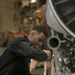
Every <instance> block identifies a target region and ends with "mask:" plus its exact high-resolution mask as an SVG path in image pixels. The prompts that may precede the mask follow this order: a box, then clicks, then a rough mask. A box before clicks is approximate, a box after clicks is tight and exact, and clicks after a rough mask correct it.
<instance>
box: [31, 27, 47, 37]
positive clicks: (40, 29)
mask: <svg viewBox="0 0 75 75" xmlns="http://www.w3.org/2000/svg"><path fill="white" fill-rule="evenodd" d="M32 30H35V31H37V32H39V33H43V34H44V35H45V36H46V37H48V33H47V30H46V29H45V27H44V26H35V27H34V28H33V29H32Z"/></svg>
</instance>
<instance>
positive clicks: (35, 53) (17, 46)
mask: <svg viewBox="0 0 75 75" xmlns="http://www.w3.org/2000/svg"><path fill="white" fill-rule="evenodd" d="M9 47H10V50H11V51H13V52H15V53H17V54H19V55H22V56H29V57H30V58H32V59H35V60H38V61H45V60H47V58H48V56H49V54H50V52H49V51H42V50H41V49H40V48H39V47H35V46H34V45H32V44H31V43H28V42H20V41H14V42H13V43H10V45H9Z"/></svg>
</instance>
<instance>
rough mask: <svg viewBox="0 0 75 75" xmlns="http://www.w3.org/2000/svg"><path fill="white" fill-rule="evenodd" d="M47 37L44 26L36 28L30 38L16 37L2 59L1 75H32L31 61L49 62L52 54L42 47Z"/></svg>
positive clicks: (0, 61)
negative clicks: (30, 69)
mask: <svg viewBox="0 0 75 75" xmlns="http://www.w3.org/2000/svg"><path fill="white" fill-rule="evenodd" d="M46 37H47V31H46V30H45V28H44V27H43V26H36V27H34V28H33V29H32V30H31V32H30V34H29V36H24V37H16V38H14V39H13V40H12V41H11V42H10V44H9V45H8V46H7V48H6V50H5V52H4V53H3V54H2V56H1V57H0V75H30V71H29V62H30V59H35V60H37V61H45V60H47V59H48V58H49V57H50V55H51V53H50V51H49V50H41V48H40V47H37V46H40V45H42V42H43V41H44V40H45V39H46Z"/></svg>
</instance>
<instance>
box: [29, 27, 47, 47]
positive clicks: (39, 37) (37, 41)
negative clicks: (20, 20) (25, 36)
mask: <svg viewBox="0 0 75 75" xmlns="http://www.w3.org/2000/svg"><path fill="white" fill-rule="evenodd" d="M47 36H48V33H47V31H46V29H45V27H43V26H35V27H34V28H33V29H32V30H31V32H30V34H29V40H30V42H31V43H32V44H34V45H36V46H39V45H42V42H43V41H44V40H45V39H46V37H47Z"/></svg>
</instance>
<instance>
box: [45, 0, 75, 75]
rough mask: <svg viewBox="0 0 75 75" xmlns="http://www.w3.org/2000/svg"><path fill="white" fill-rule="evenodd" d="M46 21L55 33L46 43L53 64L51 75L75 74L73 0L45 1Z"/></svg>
mask: <svg viewBox="0 0 75 75" xmlns="http://www.w3.org/2000/svg"><path fill="white" fill-rule="evenodd" d="M46 21H47V24H48V26H49V27H50V28H51V29H53V30H54V31H55V32H56V33H57V34H56V35H53V36H50V37H49V39H48V41H47V43H48V46H49V48H50V49H52V50H53V60H52V65H53V64H54V63H55V64H54V65H53V66H54V68H53V66H52V70H51V75H54V74H53V73H57V72H58V71H59V72H61V73H57V75H70V73H75V0H47V9H46ZM55 58H56V59H55ZM58 63H59V64H60V65H59V64H58ZM54 69H55V70H54Z"/></svg>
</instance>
